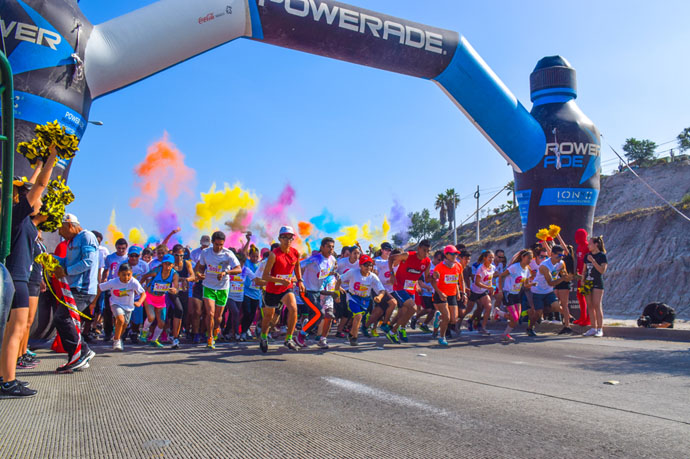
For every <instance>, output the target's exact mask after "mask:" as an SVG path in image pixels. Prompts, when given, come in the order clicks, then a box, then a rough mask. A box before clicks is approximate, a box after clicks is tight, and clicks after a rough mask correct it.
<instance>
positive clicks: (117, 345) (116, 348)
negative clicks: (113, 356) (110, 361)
mask: <svg viewBox="0 0 690 459" xmlns="http://www.w3.org/2000/svg"><path fill="white" fill-rule="evenodd" d="M124 350H125V349H124V347H123V346H122V340H121V339H116V340H114V341H113V351H124Z"/></svg>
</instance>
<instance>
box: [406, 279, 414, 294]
mask: <svg viewBox="0 0 690 459" xmlns="http://www.w3.org/2000/svg"><path fill="white" fill-rule="evenodd" d="M416 284H417V281H415V280H410V279H408V280H406V281H405V287H404V288H405V290H408V291H412V292H414V287H415V285H416Z"/></svg>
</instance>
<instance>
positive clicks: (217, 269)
mask: <svg viewBox="0 0 690 459" xmlns="http://www.w3.org/2000/svg"><path fill="white" fill-rule="evenodd" d="M199 264H200V265H201V266H206V278H205V279H204V282H203V285H204V287H206V288H211V289H213V290H227V289H228V288H229V287H230V276H224V277H223V278H222V279H221V280H218V274H220V273H222V272H223V271H227V269H228V268H230V269H232V268H234V267H236V266H239V265H240V262H239V261H238V260H237V257H236V256H235V254H234V253H232V252H231V251H229V250H228V249H226V248H223V249H221V251H220V252H219V253H216V252H214V251H213V247H209V248H208V249H204V250H203V251H202V252H201V256H200V257H199Z"/></svg>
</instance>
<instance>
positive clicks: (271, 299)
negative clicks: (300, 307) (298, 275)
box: [263, 290, 307, 309]
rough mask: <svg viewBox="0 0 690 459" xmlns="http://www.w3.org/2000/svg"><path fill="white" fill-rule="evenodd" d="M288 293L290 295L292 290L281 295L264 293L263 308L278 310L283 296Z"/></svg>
mask: <svg viewBox="0 0 690 459" xmlns="http://www.w3.org/2000/svg"><path fill="white" fill-rule="evenodd" d="M288 293H292V290H285V291H284V292H282V293H268V292H264V304H263V307H265V308H273V309H275V308H279V307H281V306H282V305H283V304H282V301H283V298H284V297H285V295H287V294H288ZM304 306H307V305H306V304H305V305H304Z"/></svg>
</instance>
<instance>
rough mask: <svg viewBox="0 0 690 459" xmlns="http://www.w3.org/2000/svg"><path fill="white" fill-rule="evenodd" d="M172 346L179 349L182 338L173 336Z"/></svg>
mask: <svg viewBox="0 0 690 459" xmlns="http://www.w3.org/2000/svg"><path fill="white" fill-rule="evenodd" d="M172 348H173V349H179V348H180V340H179V339H177V338H173V342H172Z"/></svg>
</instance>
